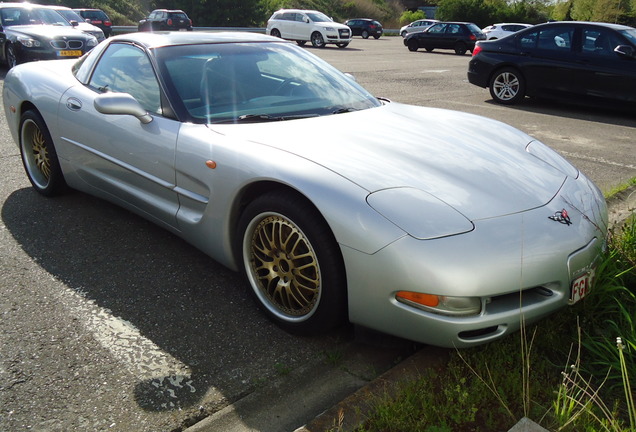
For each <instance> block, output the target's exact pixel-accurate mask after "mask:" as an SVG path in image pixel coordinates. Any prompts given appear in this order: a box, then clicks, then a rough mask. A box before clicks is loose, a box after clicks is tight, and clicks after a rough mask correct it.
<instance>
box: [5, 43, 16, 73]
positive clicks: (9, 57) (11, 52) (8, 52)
mask: <svg viewBox="0 0 636 432" xmlns="http://www.w3.org/2000/svg"><path fill="white" fill-rule="evenodd" d="M4 58H5V59H6V61H7V69H11V68H14V67H16V66H17V64H18V56H17V55H16V53H15V48H14V47H13V45H11V44H10V43H8V44H7V48H6V49H5V57H4Z"/></svg>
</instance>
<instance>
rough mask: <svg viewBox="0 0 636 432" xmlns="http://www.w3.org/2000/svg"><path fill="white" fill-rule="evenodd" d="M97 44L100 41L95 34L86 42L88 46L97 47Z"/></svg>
mask: <svg viewBox="0 0 636 432" xmlns="http://www.w3.org/2000/svg"><path fill="white" fill-rule="evenodd" d="M97 44H98V42H97V38H96V37H95V36H91V37H90V39H88V41H87V42H86V46H87V47H90V48H93V47H96V46H97Z"/></svg>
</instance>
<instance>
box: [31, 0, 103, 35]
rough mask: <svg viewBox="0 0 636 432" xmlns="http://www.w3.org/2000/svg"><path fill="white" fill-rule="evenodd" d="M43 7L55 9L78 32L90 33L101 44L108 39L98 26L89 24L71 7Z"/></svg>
mask: <svg viewBox="0 0 636 432" xmlns="http://www.w3.org/2000/svg"><path fill="white" fill-rule="evenodd" d="M42 7H46V8H49V9H53V10H54V11H56V12H57V13H59V14H60V15H62V17H64V19H65V20H66V21H68V23H69V24H71V25H72V26H73V27H75V28H76V29H77V30H80V31H82V32H84V33H88V34H90V35H93V36H95V37H96V38H97V40H98V41H99V42H101V41H103V40H104V39H105V38H106V36H104V32H103V31H102V29H100V28H99V27H97V26H94V25H93V24H89V23H88V22H86V21H85V20H84V18H82V17H81V16H79V14H78V13H77V12H75V11H74V10H73V9H71V8H69V7H65V6H55V5H50V6H44V5H43V6H42Z"/></svg>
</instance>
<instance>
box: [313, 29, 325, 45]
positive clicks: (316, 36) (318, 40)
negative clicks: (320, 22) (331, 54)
mask: <svg viewBox="0 0 636 432" xmlns="http://www.w3.org/2000/svg"><path fill="white" fill-rule="evenodd" d="M311 44H312V45H313V46H314V48H324V47H325V39H324V38H323V37H322V35H321V34H320V32H313V33H312V34H311Z"/></svg>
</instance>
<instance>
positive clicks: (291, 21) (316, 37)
mask: <svg viewBox="0 0 636 432" xmlns="http://www.w3.org/2000/svg"><path fill="white" fill-rule="evenodd" d="M266 33H267V34H268V35H272V36H275V37H279V38H283V39H288V40H293V41H296V43H298V45H301V46H302V45H305V43H307V41H311V44H312V45H313V46H314V47H316V48H323V47H324V46H325V45H326V44H328V43H331V44H336V46H337V47H339V48H345V47H346V46H347V45H349V43H350V42H351V29H350V28H349V27H347V26H346V25H344V24H340V23H336V22H334V21H333V20H332V19H331V18H329V17H328V16H327V15H325V14H324V13H322V12H318V11H315V10H301V9H280V10H279V11H277V12H274V14H273V15H272V16H271V18H270V19H269V20H267V29H266Z"/></svg>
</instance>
